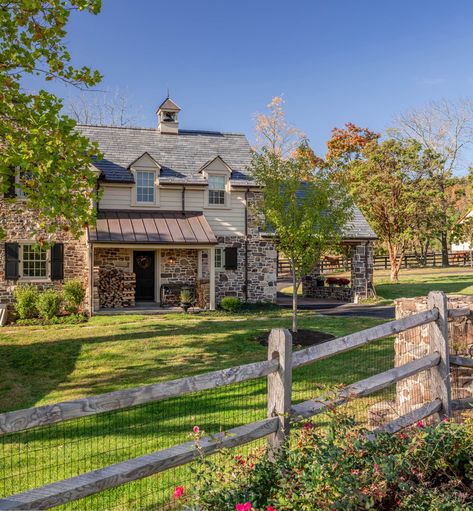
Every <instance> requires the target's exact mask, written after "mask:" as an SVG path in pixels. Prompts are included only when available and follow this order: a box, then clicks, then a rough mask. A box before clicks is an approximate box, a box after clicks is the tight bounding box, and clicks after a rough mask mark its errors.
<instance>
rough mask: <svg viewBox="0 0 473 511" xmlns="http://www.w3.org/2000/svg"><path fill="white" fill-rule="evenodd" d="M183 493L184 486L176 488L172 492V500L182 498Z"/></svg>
mask: <svg viewBox="0 0 473 511" xmlns="http://www.w3.org/2000/svg"><path fill="white" fill-rule="evenodd" d="M183 493H184V486H176V489H175V490H174V493H173V495H174V498H175V499H179V498H181V497H182V494H183Z"/></svg>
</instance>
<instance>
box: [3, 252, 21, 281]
mask: <svg viewBox="0 0 473 511" xmlns="http://www.w3.org/2000/svg"><path fill="white" fill-rule="evenodd" d="M19 253H20V246H19V245H18V243H5V279H6V280H17V279H18V278H19V276H20V275H19V273H20V272H19V269H20V257H19Z"/></svg>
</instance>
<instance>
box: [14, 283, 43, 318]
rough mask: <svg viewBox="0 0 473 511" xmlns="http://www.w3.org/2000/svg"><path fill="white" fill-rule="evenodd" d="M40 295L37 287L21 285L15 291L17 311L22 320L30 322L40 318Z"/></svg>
mask: <svg viewBox="0 0 473 511" xmlns="http://www.w3.org/2000/svg"><path fill="white" fill-rule="evenodd" d="M38 295H39V293H38V289H37V287H36V286H31V285H19V286H18V287H17V288H16V289H15V311H16V313H17V314H18V317H19V318H20V319H21V320H24V319H26V320H29V319H33V318H36V317H37V316H38V309H37V308H36V303H37V300H38Z"/></svg>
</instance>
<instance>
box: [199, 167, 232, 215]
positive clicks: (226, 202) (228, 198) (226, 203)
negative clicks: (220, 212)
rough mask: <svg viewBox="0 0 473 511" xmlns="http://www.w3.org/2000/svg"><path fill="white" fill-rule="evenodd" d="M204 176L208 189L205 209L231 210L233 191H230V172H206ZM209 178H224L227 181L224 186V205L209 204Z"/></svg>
mask: <svg viewBox="0 0 473 511" xmlns="http://www.w3.org/2000/svg"><path fill="white" fill-rule="evenodd" d="M204 176H205V177H206V178H207V188H206V190H205V199H204V209H231V191H230V179H229V173H228V172H222V171H218V172H217V171H212V172H204ZM209 177H223V178H224V179H225V185H224V189H223V191H224V203H223V204H211V203H210V202H209V192H210V188H209V184H208V179H209Z"/></svg>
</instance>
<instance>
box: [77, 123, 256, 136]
mask: <svg viewBox="0 0 473 511" xmlns="http://www.w3.org/2000/svg"><path fill="white" fill-rule="evenodd" d="M76 126H79V127H83V128H107V129H108V128H113V129H117V130H139V131H156V132H157V133H158V134H159V135H161V133H159V132H158V129H157V128H145V127H140V126H113V125H112V124H83V123H77V124H76ZM179 133H182V134H186V133H203V134H207V133H208V134H209V135H238V136H241V137H246V135H245V134H244V133H242V132H238V131H217V130H189V129H180V130H179ZM173 136H174V135H173Z"/></svg>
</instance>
